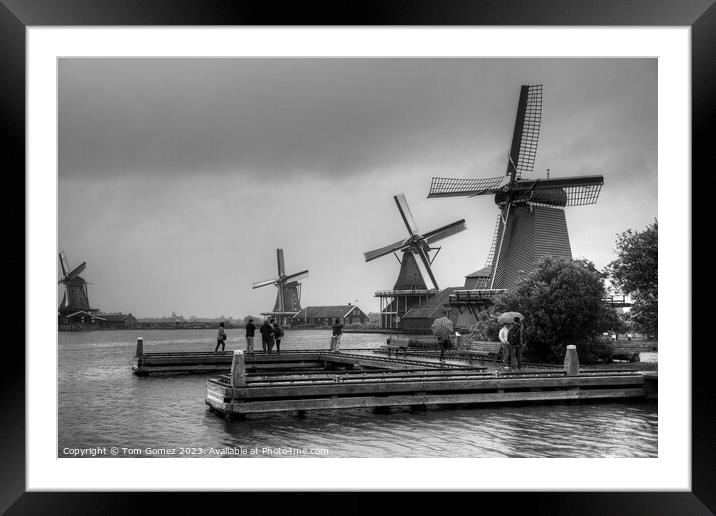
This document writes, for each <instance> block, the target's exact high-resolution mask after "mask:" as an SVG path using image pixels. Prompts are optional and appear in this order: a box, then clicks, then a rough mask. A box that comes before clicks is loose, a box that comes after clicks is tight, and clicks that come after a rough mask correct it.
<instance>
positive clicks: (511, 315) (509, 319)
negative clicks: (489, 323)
mask: <svg viewBox="0 0 716 516" xmlns="http://www.w3.org/2000/svg"><path fill="white" fill-rule="evenodd" d="M515 317H517V318H518V319H519V320H520V322H522V320H523V319H524V318H525V316H524V315H522V314H521V313H519V312H505V313H503V314H500V316H499V317H498V318H497V322H499V323H502V324H505V323H513V322H515Z"/></svg>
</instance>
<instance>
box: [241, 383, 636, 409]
mask: <svg viewBox="0 0 716 516" xmlns="http://www.w3.org/2000/svg"><path fill="white" fill-rule="evenodd" d="M643 396H644V390H643V388H637V389H599V390H594V391H570V390H563V391H548V392H539V393H536V392H504V393H465V394H448V395H430V394H427V395H397V396H388V397H375V396H366V397H351V398H335V397H332V398H318V399H303V400H271V401H248V402H243V403H241V402H239V403H237V402H234V403H231V404H229V405H228V407H227V409H228V410H230V411H231V412H232V413H235V414H251V413H266V412H286V411H295V410H326V409H346V408H367V407H387V406H410V405H443V404H445V405H447V404H465V403H469V404H482V403H485V404H493V403H509V402H527V401H564V400H576V399H590V398H592V399H593V398H601V399H604V398H615V399H619V398H633V397H643Z"/></svg>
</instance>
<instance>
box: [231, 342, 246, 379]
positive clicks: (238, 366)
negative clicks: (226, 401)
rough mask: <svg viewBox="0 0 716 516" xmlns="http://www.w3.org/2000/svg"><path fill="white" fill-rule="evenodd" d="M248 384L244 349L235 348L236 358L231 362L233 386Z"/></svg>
mask: <svg viewBox="0 0 716 516" xmlns="http://www.w3.org/2000/svg"><path fill="white" fill-rule="evenodd" d="M245 386H246V363H245V361H244V351H243V350H241V349H237V350H234V358H233V360H232V362H231V387H245Z"/></svg>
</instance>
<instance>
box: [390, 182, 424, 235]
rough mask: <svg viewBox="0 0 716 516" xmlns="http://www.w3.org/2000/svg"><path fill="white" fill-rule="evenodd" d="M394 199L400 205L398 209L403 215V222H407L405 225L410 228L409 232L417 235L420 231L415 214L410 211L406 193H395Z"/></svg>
mask: <svg viewBox="0 0 716 516" xmlns="http://www.w3.org/2000/svg"><path fill="white" fill-rule="evenodd" d="M393 199H395V204H397V205H398V211H399V212H400V216H401V217H403V222H404V223H405V227H406V228H408V233H410V236H413V235H417V234H418V233H419V231H418V225H417V224H416V223H415V219H414V218H413V214H412V213H411V212H410V208H409V207H408V201H406V200H405V194H402V193H401V194H398V195H394V196H393Z"/></svg>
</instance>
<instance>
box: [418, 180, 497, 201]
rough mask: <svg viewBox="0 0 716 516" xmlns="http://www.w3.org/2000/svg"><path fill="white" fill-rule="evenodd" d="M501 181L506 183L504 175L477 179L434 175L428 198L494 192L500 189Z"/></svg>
mask: <svg viewBox="0 0 716 516" xmlns="http://www.w3.org/2000/svg"><path fill="white" fill-rule="evenodd" d="M503 183H506V181H505V177H504V176H500V177H482V178H479V179H465V178H450V177H434V178H433V180H432V181H431V183H430V193H429V194H428V199H430V198H433V197H473V196H475V195H486V194H494V193H497V192H499V191H501V190H502V187H503V186H504V185H503Z"/></svg>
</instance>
